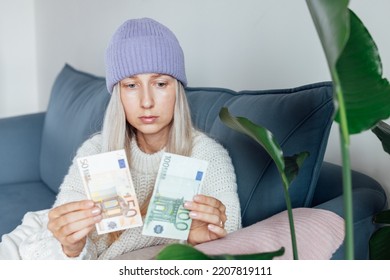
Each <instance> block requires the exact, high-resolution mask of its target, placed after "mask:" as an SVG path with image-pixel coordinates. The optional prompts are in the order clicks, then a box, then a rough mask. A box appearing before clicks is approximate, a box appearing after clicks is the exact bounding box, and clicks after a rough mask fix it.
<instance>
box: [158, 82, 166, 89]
mask: <svg viewBox="0 0 390 280" xmlns="http://www.w3.org/2000/svg"><path fill="white" fill-rule="evenodd" d="M166 86H167V83H165V82H159V83H157V87H159V88H163V87H166Z"/></svg>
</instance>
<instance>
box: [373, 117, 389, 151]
mask: <svg viewBox="0 0 390 280" xmlns="http://www.w3.org/2000/svg"><path fill="white" fill-rule="evenodd" d="M372 132H374V134H375V135H376V136H378V138H379V140H380V141H381V142H382V146H383V149H384V150H385V152H387V153H388V154H390V125H388V124H387V123H385V122H383V121H380V122H379V123H378V124H377V125H376V126H375V127H374V128H373V129H372Z"/></svg>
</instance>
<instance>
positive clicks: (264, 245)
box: [195, 208, 344, 260]
mask: <svg viewBox="0 0 390 280" xmlns="http://www.w3.org/2000/svg"><path fill="white" fill-rule="evenodd" d="M293 217H294V228H295V234H296V242H297V253H298V259H300V260H329V259H330V258H331V257H332V255H333V254H334V253H335V252H336V250H337V249H338V248H339V247H340V245H341V244H342V243H343V240H344V220H343V219H342V218H341V217H340V216H338V215H336V214H335V213H333V212H331V211H328V210H322V209H314V208H296V209H293ZM291 244H292V242H291V235H290V224H289V221H288V214H287V211H283V212H281V213H278V214H276V215H274V216H272V217H269V218H268V219H265V220H263V221H261V222H258V223H256V224H253V225H251V226H248V227H246V228H243V229H240V230H238V231H235V232H233V233H230V234H228V235H227V236H226V237H225V238H222V239H217V240H214V241H210V242H206V243H202V244H199V245H197V246H195V248H196V249H198V250H200V251H202V252H204V253H205V254H208V255H222V254H229V255H242V254H256V253H261V252H272V251H277V250H279V249H280V248H281V247H284V249H285V251H284V254H283V255H282V256H280V257H276V258H275V259H280V260H292V259H293V251H292V245H291Z"/></svg>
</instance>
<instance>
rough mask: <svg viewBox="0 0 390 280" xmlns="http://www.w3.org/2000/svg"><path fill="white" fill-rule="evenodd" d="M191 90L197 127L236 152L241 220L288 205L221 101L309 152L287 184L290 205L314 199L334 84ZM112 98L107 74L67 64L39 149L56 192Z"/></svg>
mask: <svg viewBox="0 0 390 280" xmlns="http://www.w3.org/2000/svg"><path fill="white" fill-rule="evenodd" d="M186 93H187V97H188V101H189V104H190V108H191V114H192V118H193V122H194V124H195V126H196V127H197V128H198V129H200V130H202V131H204V132H206V133H207V134H208V135H210V136H211V137H213V138H214V139H216V140H217V141H219V142H220V143H221V144H222V145H223V146H225V147H226V148H227V150H228V151H229V154H230V156H231V157H232V160H233V164H234V167H235V171H236V175H237V183H238V193H239V197H240V204H241V210H242V217H243V225H244V226H248V225H250V224H253V223H255V222H257V221H259V220H262V219H264V218H267V217H269V216H271V215H273V214H276V213H278V212H280V211H282V210H284V209H286V204H285V199H284V194H283V187H282V183H281V179H280V176H279V174H278V172H277V169H276V167H275V165H274V164H273V162H272V160H271V159H270V157H269V156H268V155H267V154H266V152H265V151H264V149H263V148H261V147H260V145H258V144H257V143H255V142H254V141H253V140H251V139H250V138H249V137H247V136H245V135H243V134H240V133H237V132H235V131H233V130H232V129H230V128H228V127H227V126H225V125H224V124H223V123H222V122H221V121H220V119H219V117H218V114H219V111H220V109H221V108H222V107H223V106H226V107H228V108H229V111H230V112H231V113H232V114H233V115H235V116H243V117H247V118H249V119H250V120H251V121H252V122H254V123H257V124H260V125H262V126H264V127H266V128H268V129H269V130H270V131H271V132H272V133H273V134H274V136H275V138H276V139H277V141H278V142H279V144H280V145H281V147H282V149H283V151H284V154H285V155H293V154H296V153H299V152H302V151H307V152H309V153H310V156H309V157H308V158H307V159H306V160H305V162H304V164H303V166H302V168H301V170H300V172H299V175H298V177H297V178H296V179H295V180H294V181H293V184H292V185H291V187H290V196H291V200H292V204H293V207H304V206H309V205H310V203H311V200H312V196H313V193H314V190H315V186H316V183H317V179H318V176H319V172H320V169H321V165H322V161H323V156H324V153H325V148H326V144H327V140H328V136H329V131H330V128H331V124H332V119H333V118H332V116H333V102H332V86H331V84H330V83H318V84H312V85H307V86H303V87H299V88H294V89H284V90H263V91H241V92H234V91H231V90H228V89H220V88H187V89H186ZM109 98H110V95H109V94H108V92H107V89H106V86H105V80H104V78H101V77H96V76H93V75H90V74H87V73H84V72H82V71H78V70H75V69H73V68H72V67H70V66H69V65H65V66H64V68H63V69H62V71H61V72H60V73H59V75H58V76H57V79H56V81H55V83H54V85H53V89H52V93H51V99H50V102H49V107H48V110H47V113H46V118H45V124H44V130H43V135H42V148H41V149H42V150H41V177H42V180H43V181H44V182H45V183H46V184H47V185H48V186H49V187H50V188H51V189H52V190H53V191H54V192H58V187H59V186H60V184H61V182H62V180H63V178H64V176H65V175H66V173H67V171H68V168H69V166H70V164H71V161H72V159H73V157H74V156H75V154H76V151H77V149H78V147H79V146H80V145H81V144H82V142H83V141H85V140H86V139H87V138H88V137H89V136H90V135H91V134H93V133H95V132H97V131H99V130H100V129H101V125H102V120H103V116H104V111H105V109H106V106H107V104H108V101H109Z"/></svg>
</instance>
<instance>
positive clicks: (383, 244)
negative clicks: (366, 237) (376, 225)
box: [369, 227, 390, 260]
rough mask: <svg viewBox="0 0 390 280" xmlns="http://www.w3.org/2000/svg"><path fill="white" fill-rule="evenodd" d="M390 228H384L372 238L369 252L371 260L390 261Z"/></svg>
mask: <svg viewBox="0 0 390 280" xmlns="http://www.w3.org/2000/svg"><path fill="white" fill-rule="evenodd" d="M389 240H390V227H382V228H380V229H379V230H377V231H376V232H374V234H373V235H372V236H371V238H370V241H369V252H370V259H371V260H390V242H389Z"/></svg>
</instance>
